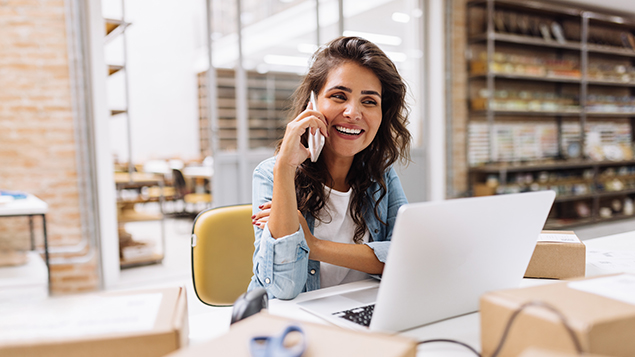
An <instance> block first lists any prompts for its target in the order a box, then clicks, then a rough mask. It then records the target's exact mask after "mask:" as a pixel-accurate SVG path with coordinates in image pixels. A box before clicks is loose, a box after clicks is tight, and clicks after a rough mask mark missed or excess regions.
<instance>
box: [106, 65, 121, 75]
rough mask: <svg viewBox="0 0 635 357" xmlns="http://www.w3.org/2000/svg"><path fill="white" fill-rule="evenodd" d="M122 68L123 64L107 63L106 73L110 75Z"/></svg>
mask: <svg viewBox="0 0 635 357" xmlns="http://www.w3.org/2000/svg"><path fill="white" fill-rule="evenodd" d="M122 69H124V66H119V65H114V64H109V65H108V75H109V76H112V75H113V74H115V73H117V72H119V71H121V70H122Z"/></svg>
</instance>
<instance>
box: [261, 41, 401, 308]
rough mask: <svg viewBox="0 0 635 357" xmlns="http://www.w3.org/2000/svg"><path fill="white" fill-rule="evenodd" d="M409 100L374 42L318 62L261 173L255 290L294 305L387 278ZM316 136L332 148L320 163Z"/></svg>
mask: <svg viewBox="0 0 635 357" xmlns="http://www.w3.org/2000/svg"><path fill="white" fill-rule="evenodd" d="M312 92H314V93H317V100H316V107H315V108H314V107H313V104H312V103H310V102H309V98H310V93H312ZM405 95H406V86H405V84H404V81H403V80H402V78H401V76H400V75H399V73H398V71H397V69H396V67H395V65H394V64H393V63H392V61H391V60H390V59H389V58H388V57H387V56H386V54H385V53H384V52H383V51H381V50H380V49H379V48H378V47H377V46H376V45H375V44H373V43H371V42H369V41H367V40H364V39H362V38H359V37H340V38H337V39H335V40H333V41H331V42H330V43H328V44H327V45H326V46H324V47H323V48H321V49H320V50H318V51H317V52H316V53H315V54H314V56H313V62H312V65H311V68H310V69H309V72H308V74H307V75H306V77H305V78H304V81H303V82H302V84H301V85H300V87H299V88H298V89H297V91H296V92H295V94H294V99H295V100H294V110H293V111H292V117H293V119H292V120H291V121H290V122H289V124H288V125H287V127H286V131H285V135H284V138H283V139H282V141H281V142H280V143H279V145H278V150H277V155H276V156H275V157H273V158H270V159H267V160H265V161H263V162H262V163H261V164H260V165H259V166H258V167H257V168H256V170H255V171H254V178H253V199H252V202H253V211H254V216H253V221H254V225H255V226H256V228H255V230H256V242H255V247H256V250H255V253H254V276H253V278H252V282H251V284H250V289H253V288H255V287H264V288H266V289H267V292H268V294H269V296H270V297H278V298H283V299H289V298H293V297H295V296H297V295H298V294H299V293H300V292H302V291H308V290H314V289H318V288H321V287H327V286H331V285H337V284H341V283H345V282H350V281H355V280H359V279H363V278H365V277H367V274H381V272H382V270H383V267H384V262H385V260H386V257H387V254H388V248H389V246H390V239H391V237H392V228H393V224H394V222H395V218H396V215H397V210H398V209H399V207H400V206H401V205H403V204H405V203H406V197H405V195H404V192H403V189H402V187H401V184H400V181H399V178H398V177H397V175H396V173H395V171H394V169H393V168H392V165H393V164H394V163H395V162H396V161H398V160H402V161H404V162H407V161H408V160H409V147H410V141H411V136H410V133H409V132H408V130H407V129H406V123H407V114H408V113H407V109H406V105H405V99H404V98H405ZM317 131H320V132H321V133H322V134H323V135H324V137H325V138H326V140H325V144H324V148H323V150H322V154H321V155H320V157H319V158H318V160H317V161H316V162H312V161H311V160H308V159H309V156H310V155H309V154H310V153H309V149H308V148H307V142H308V135H309V132H310V133H315V132H317Z"/></svg>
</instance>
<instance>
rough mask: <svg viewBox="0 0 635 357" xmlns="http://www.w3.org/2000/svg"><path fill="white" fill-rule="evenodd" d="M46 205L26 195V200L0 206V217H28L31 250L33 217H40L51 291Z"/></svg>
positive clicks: (33, 241)
mask: <svg viewBox="0 0 635 357" xmlns="http://www.w3.org/2000/svg"><path fill="white" fill-rule="evenodd" d="M48 207H49V206H48V204H46V202H44V201H42V200H41V199H39V198H37V197H35V196H33V195H30V194H28V195H27V196H26V198H23V199H16V200H13V201H11V202H7V203H3V204H1V205H0V217H20V216H25V217H29V229H30V234H31V250H35V236H34V234H33V216H41V217H42V232H43V233H44V261H45V262H46V270H47V271H48V286H49V291H50V289H51V267H50V264H49V247H48V237H47V234H46V213H47V212H48Z"/></svg>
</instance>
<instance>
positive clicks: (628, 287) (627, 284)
mask: <svg viewBox="0 0 635 357" xmlns="http://www.w3.org/2000/svg"><path fill="white" fill-rule="evenodd" d="M569 287H570V288H572V289H576V290H580V291H585V292H587V293H591V294H596V295H600V296H604V297H607V298H609V299H613V300H618V301H622V302H625V303H628V304H633V305H635V275H633V274H621V275H616V276H608V277H605V278H597V279H590V280H582V281H576V282H572V283H569Z"/></svg>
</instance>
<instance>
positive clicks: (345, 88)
mask: <svg viewBox="0 0 635 357" xmlns="http://www.w3.org/2000/svg"><path fill="white" fill-rule="evenodd" d="M334 89H338V90H342V91H344V92H348V93H353V90H352V89H350V88H348V87H345V86H333V87H331V88H329V89H327V90H326V91H327V92H328V91H331V90H334ZM362 94H364V95H376V96H378V97H380V98H381V94H379V93H378V92H377V91H374V90H363V91H362Z"/></svg>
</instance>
